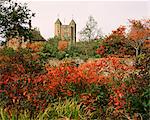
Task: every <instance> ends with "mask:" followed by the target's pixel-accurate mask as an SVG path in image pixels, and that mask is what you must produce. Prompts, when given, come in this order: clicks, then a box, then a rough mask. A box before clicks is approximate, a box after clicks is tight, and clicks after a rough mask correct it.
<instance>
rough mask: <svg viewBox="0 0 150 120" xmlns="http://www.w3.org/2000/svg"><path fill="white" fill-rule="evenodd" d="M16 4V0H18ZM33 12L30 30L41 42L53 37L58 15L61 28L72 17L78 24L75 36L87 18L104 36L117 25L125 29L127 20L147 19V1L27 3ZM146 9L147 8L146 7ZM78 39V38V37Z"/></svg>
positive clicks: (148, 14)
mask: <svg viewBox="0 0 150 120" xmlns="http://www.w3.org/2000/svg"><path fill="white" fill-rule="evenodd" d="M18 1H19V0H18ZM24 1H25V0H24ZM26 2H27V3H28V6H29V8H30V9H31V10H32V12H35V13H36V17H35V18H33V21H32V24H33V27H38V28H39V29H40V31H41V34H42V35H43V37H44V38H46V39H47V38H49V37H53V35H54V22H55V21H56V19H57V17H58V14H59V18H60V20H61V21H62V23H63V24H64V22H65V24H68V23H69V22H70V21H71V19H72V16H73V18H74V20H75V22H76V23H77V32H79V31H80V30H81V29H82V28H83V27H84V26H85V23H86V21H87V19H88V16H89V15H92V16H93V17H94V18H95V20H96V21H97V22H98V25H99V27H100V28H101V29H102V32H103V33H105V34H107V33H110V32H111V30H113V29H115V28H117V27H118V26H119V25H126V24H127V23H128V19H142V18H148V17H150V13H149V10H148V8H149V7H150V6H149V5H150V3H148V1H122V2H121V1H42V0H41V1H36V0H35V1H26ZM148 6H149V7H148ZM77 37H78V36H77Z"/></svg>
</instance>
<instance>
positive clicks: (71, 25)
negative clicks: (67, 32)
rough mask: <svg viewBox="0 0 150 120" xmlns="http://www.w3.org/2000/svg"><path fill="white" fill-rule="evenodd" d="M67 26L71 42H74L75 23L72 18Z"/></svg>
mask: <svg viewBox="0 0 150 120" xmlns="http://www.w3.org/2000/svg"><path fill="white" fill-rule="evenodd" d="M69 26H70V27H71V42H72V43H75V42H76V23H75V21H74V20H73V19H72V20H71V22H70V24H69Z"/></svg>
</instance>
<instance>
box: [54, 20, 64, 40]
mask: <svg viewBox="0 0 150 120" xmlns="http://www.w3.org/2000/svg"><path fill="white" fill-rule="evenodd" d="M61 25H62V23H61V21H60V20H59V19H57V20H56V22H55V36H58V37H61Z"/></svg>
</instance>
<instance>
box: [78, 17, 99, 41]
mask: <svg viewBox="0 0 150 120" xmlns="http://www.w3.org/2000/svg"><path fill="white" fill-rule="evenodd" d="M100 31H101V30H100V29H98V27H97V22H96V21H95V19H94V18H93V16H89V18H88V21H87V22H86V26H85V27H84V28H83V29H82V30H81V31H80V32H79V33H80V35H81V40H89V41H90V40H93V39H96V38H99V37H100V36H101V34H100Z"/></svg>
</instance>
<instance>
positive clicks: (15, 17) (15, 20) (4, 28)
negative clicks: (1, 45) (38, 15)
mask: <svg viewBox="0 0 150 120" xmlns="http://www.w3.org/2000/svg"><path fill="white" fill-rule="evenodd" d="M34 15H35V14H34V13H32V12H31V10H30V9H29V8H28V7H27V4H26V3H25V4H22V3H17V2H14V1H11V0H9V1H5V2H1V4H0V34H1V37H4V38H6V39H8V38H9V37H16V36H18V37H24V39H25V40H26V39H29V37H30V34H31V33H30V28H31V18H32V17H34Z"/></svg>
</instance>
